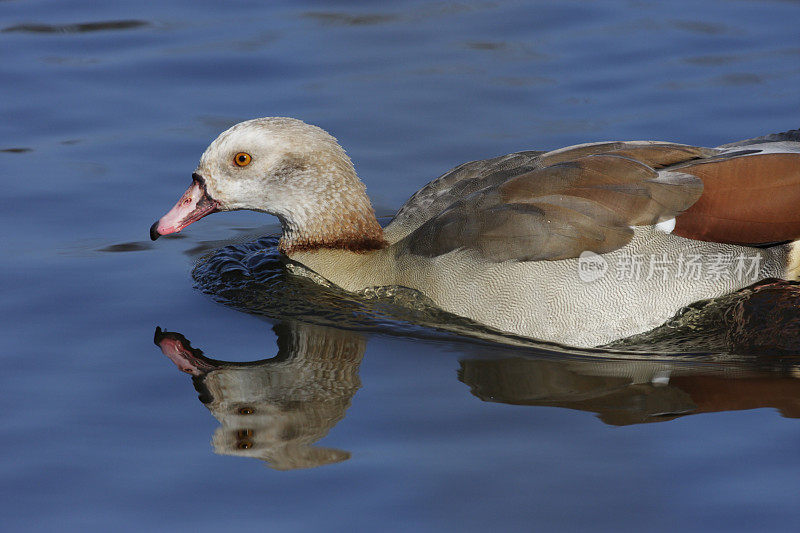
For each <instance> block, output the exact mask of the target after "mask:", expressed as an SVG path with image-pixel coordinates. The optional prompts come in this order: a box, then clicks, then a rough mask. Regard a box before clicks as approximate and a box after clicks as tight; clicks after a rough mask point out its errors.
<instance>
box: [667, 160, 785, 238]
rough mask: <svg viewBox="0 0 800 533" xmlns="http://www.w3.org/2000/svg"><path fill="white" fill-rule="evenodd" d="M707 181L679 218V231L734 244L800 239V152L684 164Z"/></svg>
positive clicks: (688, 170) (680, 233) (687, 170)
mask: <svg viewBox="0 0 800 533" xmlns="http://www.w3.org/2000/svg"><path fill="white" fill-rule="evenodd" d="M680 171H681V172H683V173H686V174H692V175H694V176H697V177H698V178H700V179H701V180H703V184H704V187H705V188H704V192H703V194H702V196H701V197H700V199H699V200H698V201H697V202H696V203H695V204H694V205H692V206H691V207H690V208H689V209H687V210H686V211H685V212H684V213H683V214H681V215H680V216H679V217H677V219H676V226H675V229H674V231H673V233H675V234H676V235H680V236H682V237H687V238H689V239H697V240H704V241H714V242H724V243H732V244H750V245H753V244H762V243H771V242H781V241H788V240H796V239H798V238H800V209H799V208H798V207H800V153H792V152H787V153H780V152H777V153H761V154H754V155H744V156H739V157H732V158H730V159H722V160H717V161H712V162H707V163H705V162H702V161H701V162H698V163H695V164H690V165H683V166H681V168H680Z"/></svg>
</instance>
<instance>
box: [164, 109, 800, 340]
mask: <svg viewBox="0 0 800 533" xmlns="http://www.w3.org/2000/svg"><path fill="white" fill-rule="evenodd" d="M799 141H800V132H798V131H794V132H788V133H786V134H779V135H770V136H767V137H762V138H758V139H753V140H750V141H743V142H740V143H734V144H732V145H727V146H723V147H719V148H701V147H695V146H688V145H682V144H674V143H665V142H650V141H646V142H611V143H591V144H584V145H578V146H571V147H568V148H563V149H560V150H555V151H552V152H547V153H543V152H520V153H516V154H509V155H507V156H502V157H498V158H495V159H488V160H484V161H475V162H471V163H466V164H464V165H461V166H459V167H457V168H455V169H453V170H452V171H450V172H448V173H446V174H445V175H443V176H442V177H440V178H439V179H437V180H435V181H433V182H431V183H430V184H428V185H427V186H425V187H424V188H423V189H421V190H420V191H418V192H417V193H416V194H415V195H414V196H412V198H411V199H410V200H409V201H408V202H407V203H406V204H405V205H404V206H403V207H402V208H401V209H400V212H399V213H398V214H397V216H396V217H395V218H394V219H393V220H392V222H391V223H390V224H389V225H388V226H387V227H386V228H385V230H384V229H382V228H381V227H380V225H379V224H378V222H377V220H376V219H375V215H374V213H373V210H372V206H371V204H370V201H369V198H368V197H367V195H366V193H365V189H364V185H363V183H361V181H359V179H358V178H357V176H356V173H355V170H354V168H353V165H352V163H351V162H350V159H349V158H348V157H347V155H346V154H345V152H344V150H343V149H342V148H341V147H340V146H339V144H338V143H337V142H336V140H335V139H334V138H333V137H331V136H330V135H328V134H327V133H326V132H324V131H323V130H321V129H320V128H317V127H315V126H310V125H308V124H305V123H303V122H301V121H299V120H295V119H289V118H264V119H256V120H251V121H247V122H243V123H241V124H238V125H236V126H234V127H233V128H231V129H229V130H228V131H226V132H224V133H222V134H221V135H220V136H219V137H218V138H217V139H216V140H215V141H214V142H213V143H212V144H211V145H210V146H209V147H208V149H207V150H206V151H205V153H204V154H203V156H202V158H201V160H200V164H199V166H198V167H197V169H196V171H195V173H194V174H193V179H194V182H193V184H192V185H191V187H190V188H189V189H188V190H187V191H186V193H185V194H184V195H183V197H181V199H180V200H179V201H178V203H177V204H176V205H175V207H174V208H173V209H172V210H171V211H169V212H168V213H167V214H166V215H164V216H163V217H162V218H161V219H160V220H159V221H158V222H156V223H155V224H154V225H153V227H152V228H151V237H152V238H154V239H155V238H157V237H158V236H159V235H166V234H169V233H174V232H177V231H180V230H181V229H183V228H184V227H186V226H188V225H189V224H191V223H193V222H195V221H197V220H199V219H200V218H202V217H204V216H206V215H208V214H210V213H213V212H216V211H228V210H236V209H252V210H256V211H262V212H267V213H271V214H273V215H276V216H277V217H278V218H279V219H280V221H281V223H282V225H283V238H282V240H281V244H280V248H281V250H282V251H283V252H284V253H285V254H286V255H288V256H289V258H291V259H292V260H294V261H296V262H297V263H300V264H302V265H303V266H304V267H306V268H307V269H310V270H312V271H314V272H315V273H316V274H317V275H318V276H317V277H316V279H319V277H320V276H321V278H324V279H325V280H327V281H329V282H331V283H333V284H335V285H337V286H339V287H341V288H343V289H345V290H348V291H360V290H364V289H368V288H370V287H375V286H397V285H399V286H403V287H410V288H412V289H415V290H418V291H420V292H422V293H423V294H425V296H427V297H428V298H429V299H430V300H431V301H433V302H434V303H435V304H436V305H437V306H438V307H440V308H442V309H444V310H446V311H449V312H451V313H454V314H457V315H460V316H465V317H468V318H470V319H472V320H474V321H476V322H479V323H482V324H485V325H488V326H492V327H494V328H497V329H500V330H503V331H507V332H510V333H515V334H520V335H523V336H527V337H533V338H537V339H541V340H546V341H554V342H560V343H564V344H570V345H574V346H596V345H599V344H603V343H607V342H610V341H613V340H615V339H619V338H622V337H626V336H629V335H632V334H636V333H641V332H644V331H647V330H649V329H651V328H653V327H656V326H658V325H659V324H661V323H663V322H664V321H665V320H667V319H668V318H669V317H670V316H671V315H672V314H673V313H675V312H676V311H677V310H678V309H679V308H680V307H682V306H685V305H688V304H690V303H692V302H694V301H697V300H701V299H706V298H713V297H717V296H721V295H723V294H726V293H728V292H731V291H733V290H736V289H739V288H742V287H744V286H746V285H749V284H750V283H752V282H754V281H757V280H760V279H764V278H767V277H781V276H784V275H785V273H786V272H785V271H786V260H787V254H788V247H787V246H784V245H777V244H776V243H780V242H784V241H791V240H794V239H797V238H800V219H798V217H797V215H796V214H797V205H798V203H800V142H799ZM752 245H759V246H761V247H751V246H752ZM584 252H593V254H589V255H588V258H589V259H588V260H591V261H593V263H591V265H590V266H592V272H591V273H592V276H590V278H591V279H590V280H589V281H587V279H584V278H582V277H581V276H579V269H582V268H583V267H584V266H586V265H587V264H588V263H587V262H586V261H588V260H587V259H586V258H587V256H586V255H585V254H584ZM594 254H603V256H602V258H598V257H597V256H595V255H594ZM579 257H580V258H582V259H584V261H583V262H582V261H581V259H579ZM635 258H639V259H638V260H639V261H642V262H644V266H643V267H642V265H640V267H641V268H644V269H645V271H644V272H638V273H637V270H636V269H635V265H634V266H630V267H629V268H631V269H633V270H630V271H628V270H624V271H622V272H617V273H615V274H616V275H614V274H608V275H603V276H601V277H599V278H595V277H594V273H595V272H600V273H601V274H603V273H604V272H605V270H603V269H604V268H605V266H607V265H608V264H611V265H615V266H616V267H619V266H620V265H622V266H625V265H627V264H628V263H629V262H631V261H634V260H635ZM691 258H698V259H697V260H696V261H697V263H698V264H700V261H706V262H708V263H709V265H706V266H707V269H708V270H711V271H712V272H711V275H709V272H700V273H699V274H698V271H697V268H696V266H695V267H693V268H692V272H691V275H686V272H684V270H685V268H687V267H686V265H685V264H684V263H685V262H686V261H687V260H690V259H691ZM654 259H655V260H657V269H658V270H656V271H654V270H653V266H652V265H653V260H654ZM601 261H602V264H601V263H600V262H601ZM735 261H739V262H740V263H741V264H740V263H736V264H735V265H734V264H733V263H734V262H735ZM727 263H731V264H730V265H728V266H726V265H727ZM648 264H649V265H650V267H649V270H646V269H647V268H648V266H647V265H648ZM604 265H605V266H604ZM681 265H683V266H681ZM700 266H702V265H700ZM601 267H602V268H601ZM670 268H672V271H671V272H670ZM305 272H306V273H307V274H308V271H307V270H306V271H305ZM620 274H622V276H620ZM629 278H630V279H629Z"/></svg>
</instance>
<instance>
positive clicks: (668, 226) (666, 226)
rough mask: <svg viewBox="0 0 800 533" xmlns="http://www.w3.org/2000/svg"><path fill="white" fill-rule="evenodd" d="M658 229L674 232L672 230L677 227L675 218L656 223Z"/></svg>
mask: <svg viewBox="0 0 800 533" xmlns="http://www.w3.org/2000/svg"><path fill="white" fill-rule="evenodd" d="M656 229H657V230H658V231H663V232H664V233H672V230H674V229H675V219H674V218H671V219H669V220H665V221H664V222H659V223H658V224H656Z"/></svg>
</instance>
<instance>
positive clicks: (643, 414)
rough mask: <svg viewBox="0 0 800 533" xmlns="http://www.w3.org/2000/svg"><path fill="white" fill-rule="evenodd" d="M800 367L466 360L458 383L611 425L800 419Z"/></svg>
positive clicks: (491, 397)
mask: <svg viewBox="0 0 800 533" xmlns="http://www.w3.org/2000/svg"><path fill="white" fill-rule="evenodd" d="M799 368H800V366H798V362H796V363H795V365H794V366H793V365H792V364H790V363H787V362H785V361H783V362H781V361H775V362H774V364H770V363H769V361H764V360H760V361H757V362H756V361H754V362H752V363H750V364H747V363H737V364H736V365H721V364H720V365H711V364H705V365H697V364H694V365H692V364H687V363H686V362H683V363H670V362H666V361H652V362H651V361H642V360H638V361H608V360H602V361H600V360H588V359H583V360H580V359H572V360H546V359H534V358H523V357H507V358H501V359H468V360H464V361H462V362H461V369H460V371H459V378H460V379H461V381H463V382H464V383H465V384H467V385H468V386H469V387H470V389H471V390H472V393H473V394H474V395H475V396H477V397H479V398H481V399H482V400H485V401H492V402H501V403H509V404H516V405H540V406H552V407H564V408H568V409H579V410H581V411H590V412H594V413H597V414H598V415H599V417H600V419H601V420H603V422H605V423H607V424H612V425H627V424H639V423H643V422H661V421H665V420H672V419H673V418H676V417H678V416H683V415H688V414H699V413H709V412H717V411H734V410H741V409H757V408H763V407H773V408H775V409H778V410H779V411H780V412H781V414H782V415H783V416H786V417H791V418H800V379H797V378H798V377H799V376H798V369H799Z"/></svg>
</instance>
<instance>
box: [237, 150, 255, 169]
mask: <svg viewBox="0 0 800 533" xmlns="http://www.w3.org/2000/svg"><path fill="white" fill-rule="evenodd" d="M252 160H253V158H252V157H250V154H248V153H246V152H239V153H238V154H236V155H235V156H233V162H234V164H235V165H236V166H237V167H246V166H247V165H249V164H250V161H252Z"/></svg>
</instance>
